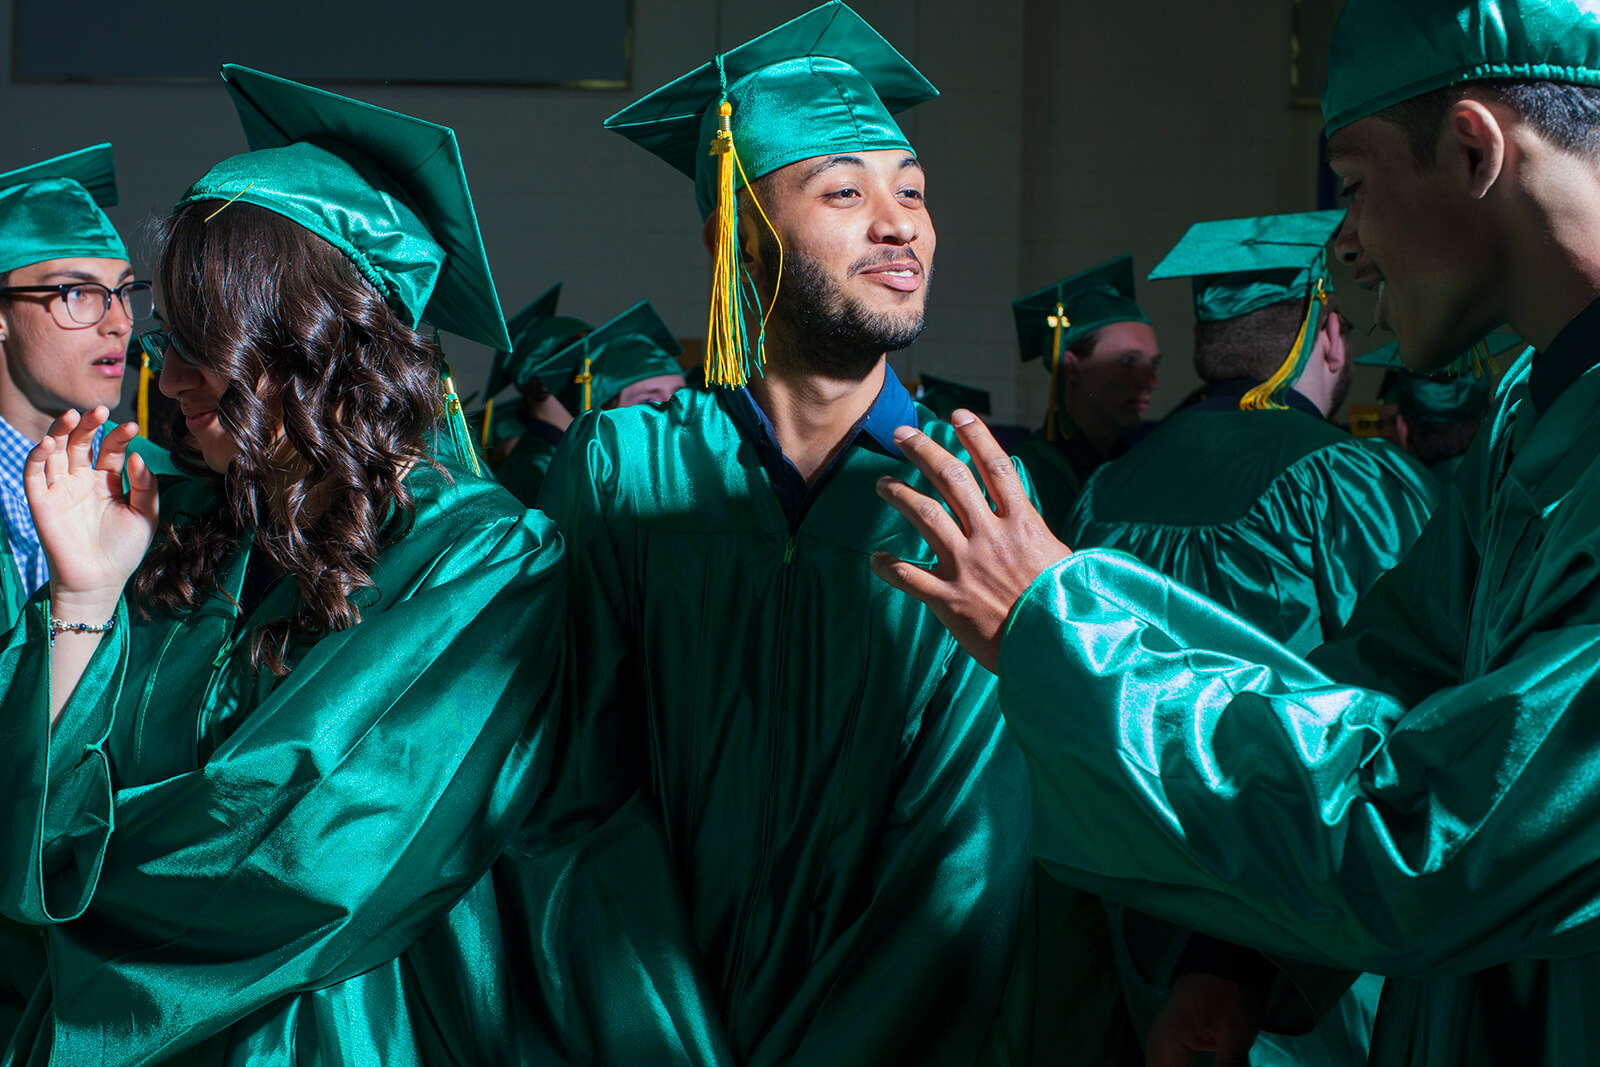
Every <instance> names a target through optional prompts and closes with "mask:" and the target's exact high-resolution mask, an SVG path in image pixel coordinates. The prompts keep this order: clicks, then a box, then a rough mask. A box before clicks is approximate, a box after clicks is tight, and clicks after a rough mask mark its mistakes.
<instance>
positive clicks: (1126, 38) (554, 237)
mask: <svg viewBox="0 0 1600 1067" xmlns="http://www.w3.org/2000/svg"><path fill="white" fill-rule="evenodd" d="M810 6H811V4H810V2H809V0H722V2H718V0H635V2H634V12H635V25H634V65H633V75H634V87H633V88H632V89H629V90H626V91H621V92H602V91H579V90H558V89H475V88H415V87H385V86H360V87H353V88H347V89H346V90H345V91H348V92H351V93H353V94H354V95H356V96H359V97H361V98H363V99H367V100H370V101H372V102H373V103H376V104H380V105H382V106H385V107H391V108H395V109H398V110H401V111H406V112H410V113H412V114H416V115H419V116H422V117H425V118H429V119H432V120H435V121H438V122H443V123H445V124H447V125H450V126H453V127H455V129H456V131H457V133H458V134H459V136H460V140H461V143H462V150H463V153H464V155H465V158H466V162H467V168H468V175H469V177H470V179H471V182H472V189H473V195H474V198H475V201H476V204H477V207H478V212H479V215H480V218H481V220H482V224H483V229H484V232H485V239H486V242H487V244H488V247H489V254H490V261H491V263H492V264H493V265H494V267H495V270H496V276H497V279H498V282H499V285H500V294H501V299H502V301H503V302H504V304H505V305H506V310H507V312H508V313H510V312H512V311H515V310H516V309H517V308H519V307H521V306H522V304H523V303H525V302H526V301H527V300H529V299H531V298H532V297H533V296H535V295H537V294H538V293H539V292H542V291H543V290H544V288H545V287H546V286H548V285H549V284H551V283H553V282H555V281H558V280H560V281H564V282H565V283H566V287H565V294H564V299H563V305H562V306H563V310H565V311H567V312H568V313H571V314H575V315H579V316H582V317H585V318H588V319H590V320H592V321H599V320H601V319H603V318H606V317H609V316H610V315H611V314H614V313H615V312H617V311H620V310H622V309H623V308H625V307H626V306H628V305H629V304H631V303H632V302H633V301H635V300H638V299H641V298H648V299H650V300H653V301H655V302H656V304H657V306H658V307H659V308H660V310H661V312H662V314H663V315H664V316H665V317H666V319H667V321H668V322H669V323H670V324H671V325H672V326H673V328H674V329H675V330H676V331H677V332H679V333H680V334H683V335H690V336H692V335H698V334H700V333H702V332H703V331H704V327H703V321H704V314H705V291H706V280H705V274H706V257H705V253H704V251H703V249H702V246H701V242H700V219H699V216H698V214H697V212H696V210H695V207H694V197H693V193H692V190H691V189H690V186H689V183H688V181H687V180H686V179H684V178H682V177H681V176H679V175H677V173H676V172H674V171H673V170H671V169H670V168H669V167H667V166H666V164H664V163H661V162H659V161H657V160H655V159H654V158H652V157H650V156H648V155H647V154H645V153H643V152H641V151H640V150H638V149H636V148H634V147H633V146H632V145H630V144H628V143H627V142H625V141H624V140H623V139H621V138H620V137H617V136H615V135H613V134H608V133H606V132H605V131H603V130H602V129H601V128H600V122H601V121H602V120H603V119H604V118H605V117H607V116H608V115H610V114H612V113H613V112H615V111H617V110H619V109H620V108H621V107H623V106H624V105H625V104H627V103H629V102H630V101H632V100H634V99H636V98H637V97H638V96H639V95H642V93H644V92H645V91H648V90H649V89H651V88H653V87H655V86H657V85H660V84H662V83H664V82H665V81H667V80H669V79H671V78H673V77H675V76H677V75H678V74H681V73H683V72H685V71H687V70H689V69H690V68H691V67H693V66H694V65H696V64H698V63H701V62H704V61H705V60H706V59H708V58H709V57H710V56H711V55H712V54H713V53H714V52H715V51H717V50H718V49H719V48H727V47H730V46H732V45H734V44H737V43H739V42H741V41H743V40H745V39H747V38H748V37H750V36H753V35H755V34H756V33H759V32H760V31H762V30H764V29H766V28H768V27H770V26H772V25H774V24H776V23H778V22H779V21H781V20H783V19H785V18H788V17H792V16H793V15H796V14H798V13H800V12H802V11H804V10H806V9H807V8H808V7H810ZM469 7H470V4H468V5H458V10H462V11H465V10H466V9H467V8H469ZM856 7H857V9H858V10H859V11H860V12H861V13H862V14H863V15H864V16H865V17H866V18H867V19H868V20H869V21H871V22H873V23H874V24H875V25H876V26H878V27H879V28H880V29H881V30H882V31H883V32H884V34H885V36H887V37H888V38H889V39H890V41H891V42H892V43H893V44H895V45H896V46H897V47H898V48H899V49H900V50H901V51H902V52H904V53H905V54H906V56H907V57H908V58H909V59H911V60H912V61H913V62H914V63H916V64H917V65H918V66H919V67H920V68H921V69H922V70H923V72H924V73H925V74H927V76H928V77H929V79H930V80H931V81H933V83H934V84H935V85H937V86H938V87H939V88H940V89H941V90H942V92H943V95H942V96H941V97H940V98H939V99H938V100H935V101H932V102H930V103H928V104H925V105H923V106H922V107H919V108H917V109H916V110H914V111H912V112H909V113H908V114H907V115H906V116H905V127H906V132H907V133H908V134H909V135H910V137H911V139H912V141H913V142H914V143H915V144H916V145H917V148H918V151H919V153H920V154H921V155H922V156H923V159H924V161H925V163H926V165H927V167H928V169H929V171H930V184H929V194H930V202H931V206H932V209H933V212H934V218H935V220H936V222H937V224H938V230H939V251H938V256H937V262H936V272H937V281H936V284H935V287H934V303H933V308H932V312H931V314H930V318H929V327H928V330H927V332H926V333H925V334H924V336H923V339H922V340H921V341H919V342H918V343H917V345H916V346H915V347H914V348H912V349H911V350H909V351H907V352H905V353H902V354H900V355H898V356H897V357H895V361H894V362H895V364H896V367H897V368H898V369H899V370H900V371H901V372H902V374H903V375H905V376H907V377H914V376H915V375H916V374H918V373H921V372H923V371H927V372H931V373H935V374H940V375H943V376H947V377H953V378H957V379H961V380H964V381H968V382H971V383H972V384H975V385H979V386H982V387H984V388H988V389H990V390H991V391H992V392H993V393H994V394H995V395H994V401H995V408H996V415H997V417H999V418H1001V419H1010V418H1013V417H1018V418H1021V419H1023V420H1026V421H1033V420H1036V419H1037V418H1038V417H1039V416H1040V413H1041V412H1042V410H1043V375H1042V374H1040V373H1039V372H1038V371H1037V370H1036V369H1035V368H1032V367H1030V368H1028V369H1027V370H1026V371H1024V370H1023V369H1022V368H1020V367H1019V365H1018V363H1017V360H1016V347H1015V339H1014V334H1013V330H1012V325H1011V315H1010V307H1009V304H1010V301H1011V299H1012V298H1013V297H1014V296H1016V295H1017V294H1019V293H1021V292H1023V291H1025V290H1027V289H1030V288H1035V287H1037V286H1040V285H1043V284H1045V283H1047V282H1050V281H1052V280H1054V279H1055V278H1057V277H1059V276H1061V275H1062V274H1065V273H1067V272H1070V271H1073V270H1076V269H1079V268H1081V267H1083V266H1087V265H1090V264H1092V263H1094V262H1097V261H1098V260H1099V259H1102V258H1106V257H1108V256H1111V255H1114V254H1117V253H1120V252H1122V251H1132V252H1133V253H1134V254H1135V257H1136V261H1137V266H1138V268H1139V269H1140V271H1141V272H1147V271H1148V270H1149V268H1150V267H1151V266H1153V265H1154V263H1155V261H1156V258H1157V257H1158V256H1159V254H1160V253H1161V252H1163V251H1164V250H1165V248H1166V247H1167V246H1168V245H1170V244H1171V243H1172V242H1173V241H1175V240H1176V239H1177V237H1178V236H1179V235H1180V234H1181V233H1182V232H1183V228H1184V227H1185V226H1186V225H1187V224H1188V223H1189V222H1192V221H1194V220H1196V219H1199V218H1204V217H1212V216H1223V215H1229V214H1256V213H1264V212H1271V211H1288V210H1300V209H1304V208H1309V207H1311V206H1313V203H1312V200H1313V197H1314V191H1315V176H1314V170H1313V167H1314V163H1315V150H1316V135H1317V128H1318V120H1317V117H1316V115H1315V114H1314V113H1312V112H1297V111H1293V110H1291V109H1290V107H1289V105H1288V102H1287V98H1288V92H1287V88H1286V84H1285V82H1286V68H1287V59H1286V54H1287V48H1288V43H1287V42H1288V18H1289V3H1288V0H1250V2H1249V3H1241V4H1196V3H1191V2H1187V0H1155V2H1146V3H1126V4H1115V5H1105V4H1089V3H1086V2H1080V0H982V2H974V0H897V2H892V3H891V2H889V0H860V2H859V3H858V4H856ZM160 9H161V4H160V2H159V0H156V2H155V3H152V4H151V5H150V17H151V18H159V17H160ZM11 24H12V12H11V0H0V169H9V168H11V167H13V166H21V165H24V164H26V163H30V162H33V161H35V160H38V159H41V158H44V157H46V156H49V155H52V154H55V153H58V152H64V151H68V150H71V149H73V148H78V147H81V146H83V145H86V144H91V143H94V142H97V141H101V140H110V141H113V142H114V143H115V144H116V150H117V164H118V172H119V180H120V184H121V188H122V199H123V203H122V206H120V207H118V208H115V209H113V210H112V211H111V216H112V219H113V220H114V221H115V222H116V223H117V225H118V226H119V227H120V228H122V229H123V231H124V233H125V234H130V233H132V232H133V231H134V230H136V228H137V226H138V225H139V223H140V221H141V220H142V219H144V218H146V217H148V216H149V215H151V214H152V213H159V212H162V211H164V210H165V209H166V208H167V207H168V206H169V205H170V204H171V203H172V201H173V200H174V199H176V197H177V196H178V195H179V194H180V193H181V192H182V191H183V189H184V188H185V187H186V186H187V185H188V183H189V182H191V181H192V180H194V179H195V178H196V177H198V176H199V175H200V174H201V173H203V172H204V171H205V169H206V168H207V167H208V166H209V165H210V164H211V163H213V162H215V161H216V160H217V159H219V158H222V157H223V156H226V155H228V154H231V153H234V152H238V151H242V150H243V148H244V143H243V138H242V137H241V135H240V134H239V132H238V125H237V122H236V120H235V118H234V115H233V108H232V105H231V104H230V103H229V101H228V98H227V94H226V93H225V92H224V91H223V89H222V87H221V85H220V83H216V84H204V85H70V84H44V85H41V84H16V83H13V82H11V80H10V69H9V68H10V55H11V41H10V33H11ZM223 58H226V57H219V61H220V60H221V59H223ZM1186 294H1187V288H1186V286H1185V284H1184V283H1176V282H1174V283H1162V284H1156V285H1146V286H1144V287H1143V288H1142V291H1141V296H1142V297H1143V298H1144V299H1146V300H1147V301H1148V305H1149V308H1150V311H1151V313H1152V316H1153V317H1154V318H1155V320H1156V322H1157V325H1158V326H1159V327H1161V328H1162V331H1163V338H1164V346H1165V348H1166V351H1167V353H1168V355H1169V359H1170V364H1169V367H1170V370H1169V373H1167V374H1166V375H1165V376H1164V378H1163V382H1162V386H1161V392H1160V395H1159V396H1158V399H1157V408H1158V409H1162V408H1165V407H1166V406H1168V405H1169V404H1170V403H1171V402H1173V401H1175V400H1176V399H1177V398H1178V397H1179V396H1181V395H1182V394H1183V393H1184V392H1186V391H1187V389H1188V387H1189V386H1190V384H1191V383H1192V371H1191V370H1190V369H1189V367H1188V361H1189V344H1188V326H1189V319H1188V307H1187V304H1186ZM452 359H453V361H454V362H455V363H456V364H457V370H458V377H459V378H460V380H461V383H462V387H463V389H470V388H472V385H470V384H468V383H475V382H479V381H481V379H482V375H483V373H484V372H485V370H486V368H487V353H486V352H484V351H482V350H480V349H476V347H475V346H471V345H467V344H466V343H465V342H459V341H457V342H454V343H453V344H452Z"/></svg>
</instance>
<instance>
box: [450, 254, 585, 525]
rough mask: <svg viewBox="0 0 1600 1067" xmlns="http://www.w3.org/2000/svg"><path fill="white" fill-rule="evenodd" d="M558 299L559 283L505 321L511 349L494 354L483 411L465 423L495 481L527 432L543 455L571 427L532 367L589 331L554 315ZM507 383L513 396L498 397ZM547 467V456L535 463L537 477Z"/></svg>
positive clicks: (569, 416)
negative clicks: (540, 443) (539, 444)
mask: <svg viewBox="0 0 1600 1067" xmlns="http://www.w3.org/2000/svg"><path fill="white" fill-rule="evenodd" d="M560 300H561V284H560V283H559V282H558V283H556V284H555V285H552V286H551V287H550V288H549V289H547V290H546V291H545V293H544V295H542V296H540V297H539V298H538V299H537V300H535V301H533V302H532V303H531V304H529V305H528V306H527V307H525V308H523V309H522V310H521V311H519V312H517V313H516V314H515V315H513V316H512V317H511V318H509V319H507V320H506V330H507V332H508V333H509V334H510V335H511V347H510V348H509V349H496V350H495V354H494V359H493V360H492V361H491V362H490V364H489V381H488V383H487V384H486V385H485V387H484V390H483V395H484V397H485V400H484V405H483V410H482V411H479V412H478V413H477V414H475V415H474V416H473V417H472V418H471V419H469V420H468V422H469V424H470V425H471V426H472V427H473V431H474V433H475V434H476V437H477V440H478V442H479V443H480V444H481V445H482V450H483V454H484V456H485V458H487V459H488V461H489V466H490V468H491V469H492V470H495V471H496V477H497V478H498V477H499V475H498V471H499V468H500V466H501V464H502V463H504V462H505V459H506V456H507V455H509V454H510V453H511V452H512V451H513V450H514V449H515V448H516V447H517V443H518V442H519V441H520V440H521V439H522V436H523V434H526V433H532V434H534V435H536V436H538V437H539V438H540V439H541V440H544V441H546V442H547V443H548V447H547V448H544V449H541V451H543V452H544V453H545V454H546V455H548V454H551V453H554V451H555V445H556V442H558V441H560V440H561V435H562V434H563V433H565V432H566V430H567V427H568V426H570V425H572V412H571V411H569V410H568V409H567V408H566V407H565V406H563V405H562V403H561V401H560V400H558V399H556V397H555V396H554V395H553V394H552V393H551V392H550V390H549V389H547V388H545V384H544V382H543V381H542V380H541V379H540V378H539V376H538V375H537V374H535V373H534V368H535V367H537V366H539V365H540V364H542V363H544V362H545V361H546V360H547V359H549V358H550V356H551V354H552V353H554V352H557V351H560V350H561V349H563V348H565V347H566V346H567V345H569V344H571V343H572V342H573V341H574V340H576V339H577V338H579V337H582V336H583V335H584V334H586V333H588V332H589V330H590V329H592V327H591V326H590V325H589V324H588V323H587V322H584V321H583V320H582V319H576V318H572V317H570V316H566V315H557V314H556V306H557V304H558V303H559V302H560ZM508 385H510V386H514V387H515V388H516V395H515V396H514V397H511V398H509V399H508V398H506V397H502V396H501V395H500V394H501V393H502V392H503V391H504V390H505V388H506V386H508ZM548 465H549V461H548V459H547V458H546V459H544V460H542V461H541V463H540V464H539V473H540V476H541V477H542V476H543V473H544V468H545V467H546V466H548ZM502 484H503V483H502ZM513 495H514V494H513Z"/></svg>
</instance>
